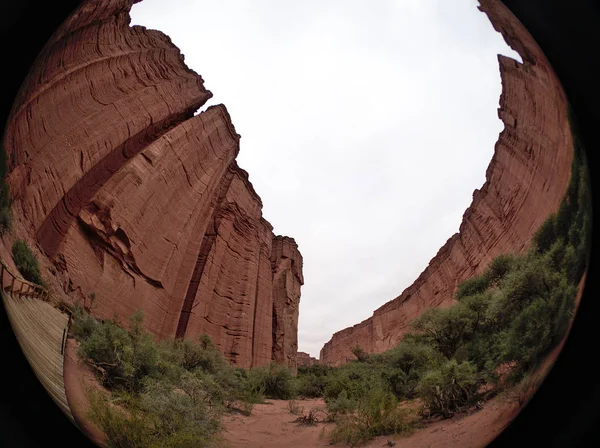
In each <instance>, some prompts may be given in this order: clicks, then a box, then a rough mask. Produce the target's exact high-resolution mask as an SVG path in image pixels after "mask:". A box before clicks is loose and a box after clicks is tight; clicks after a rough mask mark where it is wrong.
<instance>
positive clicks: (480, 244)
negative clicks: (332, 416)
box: [320, 0, 573, 365]
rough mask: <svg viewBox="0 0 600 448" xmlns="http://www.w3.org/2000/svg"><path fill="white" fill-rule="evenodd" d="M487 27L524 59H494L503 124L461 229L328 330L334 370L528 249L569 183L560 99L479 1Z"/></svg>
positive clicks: (497, 5)
mask: <svg viewBox="0 0 600 448" xmlns="http://www.w3.org/2000/svg"><path fill="white" fill-rule="evenodd" d="M480 4H481V7H480V9H481V10H482V11H483V12H485V13H486V14H487V15H488V17H489V19H490V21H491V22H492V24H493V26H494V28H495V29H496V30H497V31H498V32H500V33H501V34H502V35H503V36H504V39H505V40H506V42H507V43H508V44H509V45H510V46H511V47H512V48H513V49H514V50H516V51H517V52H518V53H519V54H520V55H521V57H522V59H523V64H520V63H518V62H517V61H515V60H513V59H510V58H508V57H505V56H498V60H499V63H500V74H501V78H502V95H501V97H500V108H499V109H498V114H499V117H500V119H502V121H503V122H504V125H505V127H504V130H503V131H502V133H501V134H500V136H499V139H498V142H497V143H496V146H495V152H494V155H493V157H492V160H491V162H490V164H489V167H488V169H487V172H486V182H485V183H484V185H483V186H482V188H481V189H480V190H476V191H475V192H474V193H473V202H472V203H471V205H470V207H469V208H468V209H467V210H466V211H465V213H464V215H463V221H462V224H461V225H460V230H459V232H458V233H457V234H455V235H453V236H452V237H451V238H450V239H449V240H448V241H447V242H446V244H445V245H444V246H443V247H442V248H441V249H440V250H439V252H438V253H437V255H436V256H435V257H434V258H433V259H432V260H431V262H430V263H429V266H428V267H427V268H426V269H425V270H424V271H423V273H422V274H421V275H420V276H419V277H418V278H417V280H416V281H415V282H414V283H413V284H412V285H411V286H409V287H408V288H407V289H406V290H404V292H402V294H401V295H400V296H399V297H397V298H395V299H394V300H392V301H390V302H388V303H386V304H385V305H383V306H382V307H380V308H379V309H377V310H376V311H375V312H374V313H373V316H372V317H370V318H369V319H367V320H365V321H363V322H361V323H359V324H357V325H355V326H353V327H350V328H346V329H344V330H341V331H339V332H337V333H335V334H334V335H333V337H332V339H331V340H330V341H329V342H327V343H326V344H325V346H324V347H323V348H322V349H321V353H320V361H321V362H325V363H329V364H334V365H339V364H341V363H344V362H346V361H347V360H349V359H353V356H352V353H351V349H352V348H353V347H355V346H356V345H359V346H360V347H361V348H362V349H363V350H365V351H366V352H368V353H380V352H383V351H385V350H388V349H390V348H392V347H393V346H395V345H396V344H397V343H398V342H399V341H400V340H401V338H402V337H403V335H404V334H405V333H406V332H407V330H408V324H409V322H410V321H412V320H413V319H415V318H416V317H418V316H419V315H420V314H421V313H422V312H423V311H424V310H425V309H427V308H430V307H436V306H447V305H449V304H451V303H452V294H453V292H454V290H455V289H456V286H457V285H458V284H459V283H460V282H461V281H463V280H465V279H467V278H469V277H472V276H473V275H477V274H480V273H481V272H483V270H484V269H485V268H486V266H487V264H488V263H489V262H490V261H491V260H492V259H493V258H494V257H496V256H497V255H500V254H503V253H519V252H522V251H524V250H526V249H527V247H528V245H529V243H530V240H531V237H532V236H533V233H534V232H535V231H536V230H537V228H538V227H539V226H540V224H542V222H543V221H544V220H545V219H546V218H547V217H548V215H549V214H550V213H552V212H554V211H555V210H556V209H557V208H558V206H559V204H560V201H561V200H562V197H563V195H564V193H565V189H566V186H567V183H568V181H569V176H570V169H571V161H572V156H573V142H572V137H571V132H570V127H569V122H568V119H567V100H566V96H565V94H564V91H563V89H562V86H561V84H560V82H559V80H558V78H557V77H556V75H555V74H554V72H553V70H552V68H551V66H550V64H549V63H548V61H547V59H546V57H545V56H544V54H543V53H542V51H541V49H540V48H539V47H538V45H537V44H536V43H535V41H534V40H533V38H532V37H531V35H530V34H529V33H528V32H527V31H526V29H525V28H524V27H523V26H522V25H521V23H520V22H519V21H518V20H517V19H516V18H515V17H514V16H513V15H512V13H511V12H510V11H509V10H508V9H507V8H506V7H505V6H504V5H503V4H502V3H501V2H500V1H498V0H480Z"/></svg>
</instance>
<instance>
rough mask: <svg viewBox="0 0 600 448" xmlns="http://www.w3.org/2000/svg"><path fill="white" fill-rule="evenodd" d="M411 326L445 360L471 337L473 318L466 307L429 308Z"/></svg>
mask: <svg viewBox="0 0 600 448" xmlns="http://www.w3.org/2000/svg"><path fill="white" fill-rule="evenodd" d="M411 326H412V327H413V328H414V329H415V330H417V331H419V332H421V333H422V335H423V337H424V340H425V342H426V343H428V344H430V345H431V346H432V347H434V348H435V349H436V350H437V351H439V352H440V353H442V354H443V355H444V356H446V358H451V357H452V356H453V355H454V353H455V352H456V350H457V349H458V348H459V347H460V346H461V345H462V344H463V343H464V342H465V340H467V339H468V338H469V337H471V335H472V332H473V316H472V313H470V312H469V310H468V309H467V308H466V307H461V306H452V307H449V308H430V309H428V310H427V311H425V312H424V313H423V314H422V315H421V316H419V317H418V318H417V319H415V320H414V321H413V322H412V323H411Z"/></svg>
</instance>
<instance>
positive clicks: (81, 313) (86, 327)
mask: <svg viewBox="0 0 600 448" xmlns="http://www.w3.org/2000/svg"><path fill="white" fill-rule="evenodd" d="M97 325H99V322H98V321H97V320H96V319H94V317H92V316H91V315H90V314H89V313H87V312H85V310H84V309H83V308H81V307H80V306H79V305H77V304H76V305H74V306H73V321H72V322H71V327H70V331H71V333H72V334H73V336H74V337H75V339H77V340H78V341H83V340H85V339H87V338H89V337H90V336H91V335H92V333H93V332H94V329H95V328H96V326H97Z"/></svg>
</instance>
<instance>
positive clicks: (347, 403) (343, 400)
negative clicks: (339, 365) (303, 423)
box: [326, 390, 356, 420]
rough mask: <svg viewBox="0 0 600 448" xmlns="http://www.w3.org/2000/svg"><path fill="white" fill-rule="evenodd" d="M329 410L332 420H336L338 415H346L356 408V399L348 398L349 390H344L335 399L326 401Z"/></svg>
mask: <svg viewBox="0 0 600 448" xmlns="http://www.w3.org/2000/svg"><path fill="white" fill-rule="evenodd" d="M326 406H327V412H328V414H329V418H330V419H331V420H335V419H336V417H337V416H338V415H345V414H349V413H351V412H353V411H354V410H355V409H356V401H355V400H352V399H350V398H348V391H346V390H342V391H341V392H340V393H339V394H338V396H337V397H336V398H334V399H330V400H328V401H327V402H326Z"/></svg>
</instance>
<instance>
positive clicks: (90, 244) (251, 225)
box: [4, 0, 303, 369]
mask: <svg viewBox="0 0 600 448" xmlns="http://www.w3.org/2000/svg"><path fill="white" fill-rule="evenodd" d="M133 3H135V1H133V0H102V1H86V2H84V3H83V4H82V5H81V6H80V7H79V8H78V9H77V11H76V12H75V13H74V14H73V15H72V16H71V17H70V18H69V19H67V20H66V21H65V23H63V25H62V26H61V27H60V28H59V29H58V30H57V31H56V33H55V34H54V35H53V36H52V38H51V39H50V41H49V42H48V44H47V45H46V47H45V48H44V49H43V51H42V52H41V54H40V55H39V57H38V59H37V61H36V63H35V65H34V67H33V68H32V71H31V72H30V74H29V76H28V78H27V80H26V81H25V83H24V84H23V87H22V89H21V92H20V93H19V95H18V97H17V98H16V100H15V103H14V107H13V110H12V113H11V117H10V119H9V123H8V126H7V131H6V134H5V137H4V145H5V148H6V151H7V155H8V161H9V162H8V165H9V166H8V169H9V175H8V178H7V182H8V183H9V186H10V189H11V195H12V197H13V200H14V204H13V208H12V210H13V216H14V218H15V233H16V234H17V235H18V236H20V237H23V238H25V239H27V240H28V241H29V242H30V244H32V245H33V246H34V248H36V245H37V248H39V253H40V255H41V259H40V261H41V264H42V266H43V267H44V268H46V270H47V272H45V273H44V275H45V276H46V277H47V278H48V283H49V284H50V286H51V287H52V288H53V289H54V292H55V294H57V295H59V296H60V297H61V298H64V299H65V300H67V301H70V302H74V301H77V300H82V299H84V298H86V297H88V296H89V295H90V294H92V293H93V294H94V296H95V298H94V300H93V305H92V312H93V314H95V315H96V316H98V317H100V318H113V317H116V318H117V319H118V320H120V321H121V322H123V323H125V324H126V322H127V318H128V317H129V316H130V315H131V314H133V313H134V312H135V311H136V310H137V309H140V310H142V311H143V312H144V314H145V318H146V320H145V323H146V326H147V328H148V329H149V330H150V331H151V332H152V333H153V334H154V335H156V336H157V337H159V338H163V339H164V338H174V337H179V338H189V339H197V338H198V337H199V336H200V335H202V334H208V335H209V336H211V338H212V339H213V341H214V342H215V344H216V345H217V347H218V348H219V349H220V350H221V351H222V353H224V355H225V356H226V358H227V359H228V360H230V361H231V362H232V363H234V364H236V365H238V366H241V367H251V366H257V365H264V364H268V363H269V362H271V360H275V361H276V362H279V363H282V364H286V365H289V366H290V367H292V368H293V369H295V367H296V350H297V325H298V303H299V300H300V287H301V285H302V283H303V277H302V256H301V255H300V252H299V251H298V247H297V245H296V244H295V242H294V241H293V240H292V239H290V238H287V237H280V236H275V235H274V234H273V227H272V226H271V225H270V224H269V223H268V222H267V221H266V220H265V219H264V218H263V216H262V202H261V199H260V197H259V196H258V195H257V194H256V192H255V191H254V188H253V187H252V184H251V183H250V181H249V179H248V174H247V173H246V172H245V171H244V170H242V169H241V168H240V167H239V166H238V165H237V163H236V157H237V155H238V152H239V141H240V136H239V135H238V134H237V133H236V131H235V128H234V126H233V124H232V121H231V118H230V116H229V114H228V112H227V109H226V108H225V106H223V105H218V106H211V107H209V108H208V109H206V110H205V111H203V112H201V113H199V114H197V115H194V114H195V113H196V112H197V110H198V109H199V108H200V107H201V106H203V105H204V104H205V103H206V101H207V100H208V99H210V98H211V97H212V93H211V92H210V91H208V90H207V89H206V88H205V87H204V81H203V80H202V78H201V77H200V76H199V75H198V74H197V73H195V72H194V71H192V70H190V69H189V68H188V67H187V66H186V65H185V63H184V57H183V55H182V54H181V53H180V51H179V49H178V48H177V47H175V46H174V45H173V43H172V42H171V40H170V39H169V37H168V36H166V35H164V34H163V33H161V32H159V31H155V30H148V29H146V28H144V27H141V26H134V27H130V26H129V23H130V16H129V11H130V9H131V6H132V4H133Z"/></svg>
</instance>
